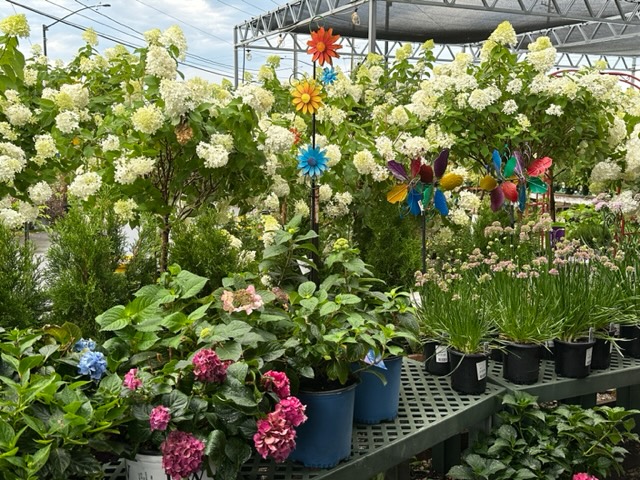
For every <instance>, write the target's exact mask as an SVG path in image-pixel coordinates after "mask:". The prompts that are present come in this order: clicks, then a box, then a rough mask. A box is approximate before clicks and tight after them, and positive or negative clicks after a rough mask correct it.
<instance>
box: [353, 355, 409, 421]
mask: <svg viewBox="0 0 640 480" xmlns="http://www.w3.org/2000/svg"><path fill="white" fill-rule="evenodd" d="M384 365H385V366H386V367H387V369H386V370H385V369H383V368H380V367H376V366H372V367H371V368H368V369H367V370H362V371H361V372H360V384H359V385H358V387H357V388H356V404H355V409H354V412H353V419H354V420H355V422H356V423H366V424H368V425H373V424H376V423H380V422H384V421H385V420H394V419H395V418H396V417H397V416H398V403H399V402H400V375H401V373H402V357H392V358H387V359H385V361H384ZM374 371H375V373H374ZM376 374H377V375H382V376H384V378H386V384H383V382H382V380H381V379H380V377H378V376H377V375H376Z"/></svg>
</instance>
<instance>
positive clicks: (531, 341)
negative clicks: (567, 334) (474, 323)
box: [485, 272, 560, 384]
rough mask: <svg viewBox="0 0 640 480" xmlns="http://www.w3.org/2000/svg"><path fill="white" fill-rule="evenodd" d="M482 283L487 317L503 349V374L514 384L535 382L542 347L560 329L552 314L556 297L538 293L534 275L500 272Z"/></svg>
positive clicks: (538, 370) (556, 319) (554, 336)
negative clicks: (521, 275) (524, 275)
mask: <svg viewBox="0 0 640 480" xmlns="http://www.w3.org/2000/svg"><path fill="white" fill-rule="evenodd" d="M485 285H486V286H487V288H486V292H487V300H488V302H487V303H488V309H489V312H490V317H491V318H492V319H493V322H494V323H495V326H496V328H497V331H498V341H499V342H500V343H501V344H502V348H503V350H504V358H503V364H502V374H503V376H504V378H505V379H506V380H509V381H511V382H513V383H517V384H531V383H535V382H536V381H537V380H538V376H539V373H540V356H541V348H542V346H543V345H544V344H545V343H546V342H547V341H548V340H552V339H554V338H556V336H557V335H558V332H559V330H560V321H559V320H558V318H556V317H555V316H554V315H552V311H553V303H554V302H556V301H557V300H556V299H554V298H553V297H549V296H545V295H541V294H540V292H539V291H538V289H537V279H536V278H535V277H534V278H531V277H527V278H517V276H514V275H512V274H510V273H506V272H500V273H495V274H494V275H493V277H492V279H491V280H490V281H488V282H487V283H486V284H485Z"/></svg>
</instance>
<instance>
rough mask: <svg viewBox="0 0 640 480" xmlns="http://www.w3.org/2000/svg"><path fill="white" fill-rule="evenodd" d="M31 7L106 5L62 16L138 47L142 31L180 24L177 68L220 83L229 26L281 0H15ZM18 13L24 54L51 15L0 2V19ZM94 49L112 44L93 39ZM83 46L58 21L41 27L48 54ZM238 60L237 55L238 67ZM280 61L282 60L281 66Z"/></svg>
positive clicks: (77, 33) (229, 62) (252, 64)
mask: <svg viewBox="0 0 640 480" xmlns="http://www.w3.org/2000/svg"><path fill="white" fill-rule="evenodd" d="M15 2H16V3H20V4H22V5H26V6H28V7H30V8H32V9H34V10H38V11H41V12H44V13H46V14H48V15H51V16H53V17H56V18H61V17H64V16H65V15H68V14H70V13H71V12H74V11H77V10H78V9H81V8H83V6H91V5H97V4H99V3H102V4H110V5H111V6H110V7H102V8H98V9H96V10H95V11H94V10H92V9H88V8H87V9H85V10H83V11H81V12H77V13H74V14H72V15H70V16H69V17H68V19H67V20H68V21H69V22H73V23H75V24H78V25H81V26H83V27H92V28H93V29H94V30H96V32H98V34H106V35H108V36H110V37H114V38H117V39H118V40H119V41H120V42H121V43H123V44H131V45H135V46H142V45H144V41H143V40H142V33H143V32H145V31H147V30H150V29H152V28H160V29H166V28H168V27H170V26H171V25H178V26H180V27H181V28H182V30H183V31H184V33H185V36H186V37H187V42H188V56H187V59H186V63H188V64H190V65H191V66H184V65H182V66H180V67H179V69H180V71H182V72H183V73H184V74H185V76H186V77H187V78H190V77H194V76H199V77H202V78H206V79H207V80H212V81H218V82H219V81H220V80H222V78H223V76H226V77H227V78H229V79H232V78H233V27H234V26H235V25H238V24H241V23H243V22H244V21H246V20H248V19H250V18H252V17H254V16H257V15H260V14H261V13H264V12H267V11H269V10H273V9H275V8H277V7H278V6H279V5H283V4H284V3H286V1H285V0H280V1H278V0H97V1H90V0H15ZM16 13H24V14H25V15H26V16H27V19H28V21H29V25H30V26H31V37H30V38H29V39H21V48H22V49H23V50H24V51H25V53H28V52H29V51H30V48H31V45H33V44H40V45H42V25H43V24H45V25H51V24H52V23H53V22H55V21H56V20H55V19H52V18H47V17H46V16H43V15H40V14H38V13H34V12H31V11H29V10H27V9H25V8H23V7H21V6H19V5H15V4H11V3H9V2H7V1H6V0H0V18H3V17H6V16H9V15H14V14H16ZM99 41H100V43H99V45H98V47H97V48H98V50H100V51H101V50H102V49H104V48H107V47H111V46H113V45H114V42H112V41H109V40H105V39H103V38H100V39H99ZM83 45H84V42H83V40H82V31H81V30H79V29H76V28H73V27H71V26H69V25H65V24H63V23H56V24H55V25H52V26H50V27H49V28H48V30H47V50H48V52H47V53H48V56H49V57H50V58H51V59H53V60H55V59H62V60H64V61H69V60H70V59H71V58H73V56H74V55H75V52H76V51H77V50H78V49H79V48H80V47H82V46H83ZM270 53H273V52H266V51H252V52H251V57H252V58H251V60H248V59H245V60H244V62H245V68H246V69H247V70H249V71H250V72H251V71H257V69H258V68H259V67H260V65H262V64H263V63H264V61H265V59H266V57H267V56H268V55H269V54H270ZM242 63H243V59H242V57H241V58H240V68H242ZM285 68H287V67H286V62H283V69H285Z"/></svg>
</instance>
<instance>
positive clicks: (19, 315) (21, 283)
mask: <svg viewBox="0 0 640 480" xmlns="http://www.w3.org/2000/svg"><path fill="white" fill-rule="evenodd" d="M34 252H35V247H34V246H33V244H32V243H30V242H27V243H26V244H23V245H21V244H20V241H19V240H18V238H17V237H16V236H15V235H14V233H13V232H11V231H10V230H9V229H7V228H5V227H4V226H3V225H2V224H1V223H0V326H2V327H6V328H24V327H27V326H29V325H34V324H36V323H38V321H39V319H40V315H41V314H42V311H43V308H44V295H43V292H42V290H41V286H40V285H41V276H40V273H39V272H38V266H39V265H40V260H39V259H38V258H36V257H35V256H34Z"/></svg>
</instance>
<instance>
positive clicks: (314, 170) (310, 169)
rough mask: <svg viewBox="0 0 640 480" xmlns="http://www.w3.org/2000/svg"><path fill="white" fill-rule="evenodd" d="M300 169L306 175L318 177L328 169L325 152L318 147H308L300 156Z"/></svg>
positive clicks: (301, 151) (302, 150)
mask: <svg viewBox="0 0 640 480" xmlns="http://www.w3.org/2000/svg"><path fill="white" fill-rule="evenodd" d="M298 168H299V169H300V171H301V172H302V173H303V174H304V175H309V176H310V177H318V176H320V174H321V173H322V172H324V171H325V170H326V169H327V157H326V155H325V151H324V150H321V149H320V148H318V147H315V148H314V147H312V146H311V145H307V147H306V148H303V149H301V150H300V153H299V154H298Z"/></svg>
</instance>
